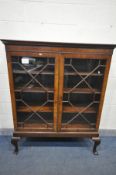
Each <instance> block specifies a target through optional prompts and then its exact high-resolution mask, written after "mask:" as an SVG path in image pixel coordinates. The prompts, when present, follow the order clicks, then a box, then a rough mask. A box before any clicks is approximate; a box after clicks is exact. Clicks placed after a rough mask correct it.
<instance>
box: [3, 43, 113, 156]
mask: <svg viewBox="0 0 116 175" xmlns="http://www.w3.org/2000/svg"><path fill="white" fill-rule="evenodd" d="M2 41H3V43H4V44H5V47H6V54H7V63H8V73H9V84H10V92H11V99H12V111H13V121H14V132H13V137H12V139H11V143H12V144H13V145H14V146H15V153H17V152H18V141H19V139H20V138H21V137H87V138H90V139H92V140H93V141H94V145H93V153H94V154H97V149H96V148H97V146H98V145H99V144H100V138H99V123H100V118H101V112H102V107H103V101H104V95H105V90H106V84H107V79H108V73H109V68H110V62H111V57H112V53H113V49H114V48H115V45H102V44H69V43H52V42H32V41H14V40H2Z"/></svg>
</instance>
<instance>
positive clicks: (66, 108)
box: [17, 106, 96, 113]
mask: <svg viewBox="0 0 116 175" xmlns="http://www.w3.org/2000/svg"><path fill="white" fill-rule="evenodd" d="M30 108H31V109H32V110H33V111H37V112H53V107H52V106H30ZM30 108H29V107H26V106H20V107H18V108H17V112H32V110H31V109H30ZM84 108H85V106H81V107H72V106H63V112H69V113H78V112H80V111H82V110H83V109H84ZM83 113H96V110H95V108H94V107H89V108H88V109H87V110H86V111H84V112H83Z"/></svg>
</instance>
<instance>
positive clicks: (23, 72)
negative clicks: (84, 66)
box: [13, 70, 103, 76]
mask: <svg viewBox="0 0 116 175" xmlns="http://www.w3.org/2000/svg"><path fill="white" fill-rule="evenodd" d="M27 72H29V73H31V74H33V75H36V74H38V72H39V71H28V70H27ZM27 72H26V71H24V70H13V73H14V74H28V73H27ZM39 74H42V75H54V72H53V71H42V72H40V73H39ZM39 74H38V75H39ZM79 74H80V75H81V76H87V75H89V74H90V72H79ZM64 75H71V76H79V75H78V74H77V73H76V72H64ZM90 76H103V74H102V73H101V74H98V73H93V74H91V75H90Z"/></svg>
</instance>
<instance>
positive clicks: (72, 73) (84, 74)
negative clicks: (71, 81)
mask: <svg viewBox="0 0 116 175" xmlns="http://www.w3.org/2000/svg"><path fill="white" fill-rule="evenodd" d="M89 74H90V72H79V75H81V76H87V75H89ZM64 75H73V76H79V75H78V74H77V73H76V72H65V73H64ZM89 76H103V74H102V73H100V74H98V73H93V74H91V75H89Z"/></svg>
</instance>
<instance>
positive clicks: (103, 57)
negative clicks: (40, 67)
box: [58, 53, 112, 132]
mask: <svg viewBox="0 0 116 175" xmlns="http://www.w3.org/2000/svg"><path fill="white" fill-rule="evenodd" d="M73 56H74V59H76V58H80V59H93V60H94V59H96V60H98V59H99V60H106V68H105V72H104V78H103V82H102V89H101V96H100V103H99V107H98V113H97V115H96V128H95V129H96V130H98V129H99V124H100V119H101V113H102V108H103V102H104V96H105V91H106V86H107V81H108V74H109V70H110V62H111V58H112V56H111V55H108V56H106V55H97V54H91V56H90V55H89V54H88V55H84V54H82V55H78V54H73V53H71V54H68V53H67V54H62V53H61V54H59V99H58V106H59V107H58V132H61V129H62V113H63V111H62V109H63V104H62V100H63V94H64V89H63V88H64V87H63V86H64V59H65V58H66V57H67V58H68V57H69V58H70V57H72V58H73ZM78 56H79V57H78ZM89 56H90V57H89ZM68 131H69V132H70V130H68V129H67V132H68ZM88 131H89V129H88Z"/></svg>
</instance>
